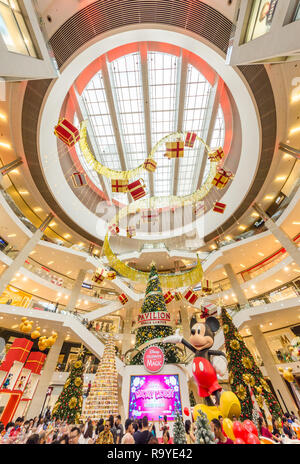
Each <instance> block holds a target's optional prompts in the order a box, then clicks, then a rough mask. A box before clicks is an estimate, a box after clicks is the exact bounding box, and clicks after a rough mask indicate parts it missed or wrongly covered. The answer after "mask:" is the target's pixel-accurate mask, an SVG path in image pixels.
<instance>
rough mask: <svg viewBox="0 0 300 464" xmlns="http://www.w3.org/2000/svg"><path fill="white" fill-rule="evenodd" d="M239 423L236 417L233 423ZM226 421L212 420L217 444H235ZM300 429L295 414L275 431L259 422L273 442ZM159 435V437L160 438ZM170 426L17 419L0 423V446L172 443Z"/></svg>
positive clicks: (188, 434) (189, 439)
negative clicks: (225, 429)
mask: <svg viewBox="0 0 300 464" xmlns="http://www.w3.org/2000/svg"><path fill="white" fill-rule="evenodd" d="M234 420H237V419H236V418H233V421H234ZM222 422H223V418H222V417H221V416H219V419H213V420H212V421H211V423H210V427H211V430H212V431H213V433H214V436H215V439H216V443H218V444H233V441H232V440H231V439H230V438H229V437H227V436H226V434H225V432H224V430H223V426H222ZM295 424H297V425H298V426H300V421H299V419H298V418H297V417H296V416H295V414H294V413H293V412H292V413H291V414H288V413H286V414H285V415H284V417H283V419H282V421H278V420H275V419H273V430H272V432H271V431H270V430H269V428H268V427H267V425H266V423H265V421H264V419H263V418H262V417H260V418H259V420H258V429H259V430H258V431H259V436H260V437H266V438H269V439H272V440H273V441H274V442H278V443H282V442H284V440H283V438H284V437H288V438H289V439H296V438H297V434H296V433H295V431H294V430H293V425H295ZM184 426H185V438H186V443H187V444H189V445H192V444H195V443H196V434H195V423H192V422H191V421H190V420H186V421H185V424H184ZM157 432H158V435H159V436H157ZM172 443H173V439H172V437H171V436H170V427H169V424H168V420H167V417H166V416H164V418H163V419H161V420H160V421H159V424H158V430H156V426H155V424H154V423H150V422H149V420H148V417H147V416H144V417H143V418H141V419H135V420H132V419H126V421H125V424H124V427H123V424H122V419H121V416H120V415H118V416H116V417H113V416H110V417H109V418H108V419H106V420H104V419H100V420H99V421H98V422H97V423H96V422H94V421H92V420H91V419H90V418H88V419H87V421H86V422H85V423H80V424H76V425H75V424H74V425H68V424H67V423H66V422H64V421H61V420H52V419H51V415H50V414H49V412H48V414H46V415H45V416H44V417H35V418H34V419H30V420H26V421H25V420H24V418H22V417H18V418H17V419H16V421H15V422H14V423H13V422H9V423H8V424H6V426H5V427H4V425H3V424H2V423H0V444H36V445H37V444H40V445H42V444H60V445H77V444H96V445H101V444H116V445H118V444H122V445H133V444H138V445H144V444H152V445H155V444H172Z"/></svg>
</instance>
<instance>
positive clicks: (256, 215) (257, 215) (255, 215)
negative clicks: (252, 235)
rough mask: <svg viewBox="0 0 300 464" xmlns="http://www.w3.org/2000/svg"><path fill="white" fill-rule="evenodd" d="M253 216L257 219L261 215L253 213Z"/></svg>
mask: <svg viewBox="0 0 300 464" xmlns="http://www.w3.org/2000/svg"><path fill="white" fill-rule="evenodd" d="M251 216H252V217H255V218H257V217H259V214H258V213H252V214H251Z"/></svg>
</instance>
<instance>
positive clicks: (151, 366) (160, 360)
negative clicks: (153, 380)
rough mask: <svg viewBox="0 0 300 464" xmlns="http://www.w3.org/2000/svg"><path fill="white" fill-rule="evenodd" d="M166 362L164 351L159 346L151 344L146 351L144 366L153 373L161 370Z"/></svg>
mask: <svg viewBox="0 0 300 464" xmlns="http://www.w3.org/2000/svg"><path fill="white" fill-rule="evenodd" d="M164 363H165V355H164V352H163V350H162V349H161V348H159V346H150V347H149V348H147V349H146V351H145V353H144V366H145V368H146V369H147V371H149V372H151V373H156V372H159V371H160V370H161V369H162V368H163V367H164Z"/></svg>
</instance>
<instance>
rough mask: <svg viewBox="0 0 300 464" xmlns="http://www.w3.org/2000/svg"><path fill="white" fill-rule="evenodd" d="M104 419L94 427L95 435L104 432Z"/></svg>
mask: <svg viewBox="0 0 300 464" xmlns="http://www.w3.org/2000/svg"><path fill="white" fill-rule="evenodd" d="M103 423H104V419H99V422H98V424H97V427H96V435H99V434H100V433H101V432H102V431H103V430H104V424H103Z"/></svg>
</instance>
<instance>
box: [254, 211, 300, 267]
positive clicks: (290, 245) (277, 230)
mask: <svg viewBox="0 0 300 464" xmlns="http://www.w3.org/2000/svg"><path fill="white" fill-rule="evenodd" d="M253 208H254V209H255V211H256V212H257V213H258V214H259V215H260V216H261V217H262V218H263V220H264V221H265V225H266V227H267V229H268V230H269V231H270V232H271V233H272V234H273V235H274V237H276V238H277V240H278V241H279V242H280V244H281V245H282V246H283V248H285V249H286V251H287V253H288V254H289V255H290V256H291V257H292V258H293V260H294V261H295V263H296V264H297V266H300V251H299V248H298V247H297V245H296V244H295V243H294V242H293V240H291V239H290V237H289V236H288V235H287V234H286V233H285V232H284V230H283V229H282V228H281V227H278V226H277V224H276V223H275V222H274V221H273V219H271V218H270V217H269V216H268V214H267V213H266V212H265V211H264V210H263V209H262V208H261V207H260V206H259V205H256V204H255V205H253Z"/></svg>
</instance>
